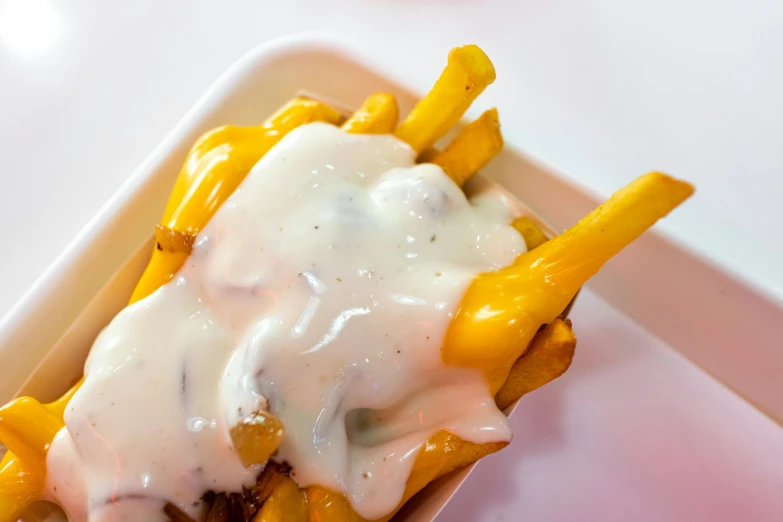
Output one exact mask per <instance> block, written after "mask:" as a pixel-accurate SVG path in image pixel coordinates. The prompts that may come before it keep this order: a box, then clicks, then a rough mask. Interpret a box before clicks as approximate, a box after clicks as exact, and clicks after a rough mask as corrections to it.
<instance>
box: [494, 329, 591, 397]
mask: <svg viewBox="0 0 783 522" xmlns="http://www.w3.org/2000/svg"><path fill="white" fill-rule="evenodd" d="M575 349H576V337H575V336H574V332H573V330H571V325H570V324H569V322H568V321H563V320H562V319H555V320H554V321H553V322H552V324H549V325H547V326H546V328H544V329H543V330H541V331H540V332H538V333H537V334H536V336H535V337H534V338H533V342H531V343H530V346H529V347H528V349H527V350H526V351H525V353H524V354H522V357H520V358H519V359H517V361H516V362H515V363H514V365H513V366H512V367H511V371H510V372H509V374H508V378H507V379H506V381H505V382H504V383H503V386H502V387H501V388H500V390H499V391H498V393H497V394H496V395H495V403H496V404H497V406H498V408H500V409H501V410H502V409H505V408H507V407H508V406H510V405H512V404H513V403H515V402H516V401H518V400H519V399H520V397H522V396H523V395H525V394H526V393H530V392H532V391H533V390H536V389H538V388H540V387H541V386H543V385H545V384H547V383H548V382H551V381H553V380H555V379H557V378H558V377H560V376H561V375H563V374H564V373H565V371H566V370H567V369H568V367H569V366H570V365H571V360H572V359H573V357H574V350H575Z"/></svg>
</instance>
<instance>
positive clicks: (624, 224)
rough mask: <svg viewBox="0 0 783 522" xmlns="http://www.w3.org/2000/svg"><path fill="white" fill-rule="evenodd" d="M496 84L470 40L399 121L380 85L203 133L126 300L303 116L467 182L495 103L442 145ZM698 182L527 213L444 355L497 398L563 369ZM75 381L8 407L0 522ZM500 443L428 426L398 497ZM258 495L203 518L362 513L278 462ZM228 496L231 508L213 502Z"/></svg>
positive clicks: (508, 398)
mask: <svg viewBox="0 0 783 522" xmlns="http://www.w3.org/2000/svg"><path fill="white" fill-rule="evenodd" d="M494 80H495V69H494V67H493V65H492V62H491V61H490V60H489V58H488V57H487V56H486V55H485V54H484V52H483V51H482V50H481V49H479V48H478V47H476V46H474V45H468V46H464V47H459V48H456V49H453V50H452V51H451V53H450V54H449V58H448V64H447V65H446V68H445V69H444V70H443V72H442V74H441V76H440V78H439V79H438V80H437V82H436V83H435V86H434V87H433V88H432V90H431V91H430V92H429V93H428V94H427V96H425V97H424V98H423V99H422V100H421V101H420V102H419V103H418V105H416V107H415V108H414V109H413V111H411V113H410V114H408V116H407V117H406V118H405V119H404V120H403V121H402V123H400V124H399V125H398V116H399V114H398V113H399V110H398V106H397V101H396V100H395V98H394V97H393V96H392V95H389V94H385V93H378V94H373V95H371V96H370V97H369V98H367V100H366V101H365V102H364V104H363V105H362V106H361V107H360V108H359V109H358V110H357V111H356V112H354V113H353V114H352V115H351V116H350V117H349V118H348V119H347V120H345V121H343V118H342V116H341V114H340V113H339V112H338V111H337V110H335V109H333V108H332V107H329V106H328V105H326V104H324V103H322V102H320V101H317V100H312V99H305V98H297V99H294V100H292V101H291V102H289V103H288V104H286V105H285V106H284V107H282V108H281V109H280V110H279V111H278V112H277V113H276V114H274V115H273V116H272V117H271V118H269V120H267V121H266V122H265V123H263V124H262V125H260V126H257V127H250V128H241V127H234V126H225V127H220V128H218V129H215V130H213V131H211V132H209V133H207V134H206V135H204V136H203V137H202V138H201V139H200V140H199V141H198V142H197V143H196V144H195V145H194V147H193V149H192V150H191V152H190V154H189V156H188V158H187V160H186V162H185V165H184V166H183V168H182V171H181V173H180V175H179V178H178V179H177V182H176V185H175V187H174V189H173V192H172V195H171V198H170V200H169V203H168V205H167V207H166V210H165V213H164V215H163V219H162V220H161V223H160V224H159V225H158V227H157V229H156V237H157V243H156V247H155V249H154V251H153V252H152V257H151V259H150V263H149V265H148V267H147V269H146V271H145V272H144V275H143V276H142V278H141V280H140V281H139V283H138V285H137V287H136V289H135V291H134V293H133V296H132V298H131V303H132V302H135V301H138V300H140V299H143V298H144V297H146V296H148V295H149V294H151V293H152V292H153V291H155V290H156V289H157V288H159V287H160V286H161V285H163V284H165V283H167V282H168V281H169V280H171V279H172V278H173V276H174V274H175V273H176V272H177V271H178V270H179V269H180V268H181V267H182V265H183V264H184V262H185V259H186V258H187V256H188V254H189V252H190V249H191V247H192V245H193V240H194V238H195V236H196V234H198V233H199V231H200V230H201V229H202V228H203V227H204V226H205V225H206V224H207V222H208V221H209V220H210V218H211V217H212V216H213V215H214V213H215V212H216V210H217V209H218V208H219V207H220V205H221V204H222V203H223V202H224V201H225V200H226V199H227V198H228V197H229V196H230V195H231V193H232V192H233V191H234V190H235V189H236V187H237V186H238V185H239V184H240V183H241V181H242V180H243V179H244V177H245V176H246V175H247V174H248V173H249V172H250V170H251V168H252V167H253V166H254V165H255V164H256V162H258V160H259V159H260V158H261V157H262V156H264V154H266V153H267V152H268V151H269V150H270V149H271V148H272V147H274V146H275V144H276V143H278V142H279V141H280V139H282V138H283V137H284V136H285V135H286V134H287V133H288V132H290V131H291V130H293V129H295V128H297V127H299V126H300V125H304V124H307V123H310V122H316V121H319V122H326V123H330V124H334V125H341V128H342V129H343V130H344V131H346V132H348V133H357V134H393V135H394V136H396V137H397V138H399V139H400V140H402V141H404V142H405V143H407V144H408V145H410V146H411V147H412V148H413V149H414V150H415V151H416V153H417V154H418V156H419V160H420V161H427V162H431V163H435V164H437V165H439V166H441V167H442V168H443V170H444V171H445V172H446V174H447V175H448V176H449V177H450V178H451V179H452V180H453V181H454V183H456V184H457V185H459V186H463V184H464V183H465V182H466V181H467V180H468V179H470V177H471V176H473V175H474V174H476V172H478V171H479V170H480V169H481V168H482V167H483V166H484V165H485V164H486V163H487V162H488V161H490V160H491V159H492V158H493V157H494V156H495V155H496V154H497V153H498V152H499V151H500V150H501V149H502V147H503V138H502V136H501V133H500V124H499V121H498V113H497V111H496V110H495V109H491V110H489V111H487V112H485V113H484V114H482V115H481V116H480V117H479V118H478V119H477V120H475V121H474V122H472V123H470V124H468V125H467V126H465V127H464V128H463V129H462V130H461V131H460V132H459V134H458V135H457V136H456V137H455V138H454V139H453V140H452V141H451V142H450V143H449V144H448V145H446V147H445V148H443V150H436V149H434V148H433V147H434V145H435V143H436V142H437V141H438V140H439V139H440V138H442V137H443V136H444V135H445V134H446V133H447V132H448V131H449V130H450V129H451V128H452V127H454V126H455V125H456V124H457V123H458V122H459V120H460V119H461V118H462V116H463V114H464V113H465V111H466V110H467V109H468V107H469V106H470V105H471V103H472V102H473V100H474V99H475V98H476V97H477V96H478V95H479V94H481V92H482V91H483V90H484V89H485V88H486V87H487V86H488V85H489V84H491V83H492V82H493V81H494ZM692 192H693V187H692V186H691V185H689V184H687V183H684V182H682V181H678V180H675V179H673V178H671V177H669V176H667V175H665V174H660V173H650V174H647V175H645V176H642V177H640V178H638V179H637V180H636V181H634V182H632V183H631V184H629V185H628V186H626V187H625V188H623V189H622V190H620V191H618V192H617V193H615V194H614V195H613V196H612V197H611V198H609V200H607V201H606V202H605V203H604V204H603V205H601V206H600V207H598V208H597V209H596V210H594V211H593V212H591V213H590V214H588V215H587V216H586V217H585V218H584V219H583V220H581V221H580V222H579V223H577V224H576V225H574V226H573V227H572V228H570V229H569V230H568V231H566V232H565V233H563V234H562V235H559V236H557V237H553V238H548V237H547V236H546V235H545V234H544V233H543V232H542V230H541V229H540V228H539V226H538V225H537V224H536V222H535V221H534V220H532V219H530V218H528V217H521V218H518V219H516V220H515V221H514V222H513V223H512V225H513V226H514V228H516V229H517V230H518V231H519V233H520V234H521V235H522V236H523V237H524V239H525V242H526V244H527V248H528V251H527V253H525V254H522V255H520V256H519V257H518V258H517V259H516V260H515V262H514V263H513V264H512V265H511V266H509V267H506V268H503V269H501V270H498V271H495V272H490V273H484V274H481V275H479V276H478V277H476V278H475V280H474V281H473V282H472V283H471V284H470V285H469V287H468V289H467V291H466V292H465V295H464V296H463V299H462V301H461V304H460V306H459V308H458V309H457V310H456V313H455V315H454V318H453V320H452V322H451V324H450V326H449V328H448V331H447V334H446V337H445V339H444V342H443V346H442V356H443V360H444V361H445V362H446V363H447V364H451V365H458V366H465V367H471V368H477V369H480V370H481V371H482V372H483V373H484V375H485V376H486V379H487V384H488V386H489V387H490V389H491V391H492V393H494V394H495V398H496V402H497V405H498V407H499V408H506V407H508V406H509V405H511V404H513V403H514V402H515V401H517V400H518V399H519V398H520V397H522V396H523V395H524V394H526V393H528V392H531V391H533V390H535V389H536V388H539V387H540V386H543V385H544V384H546V383H548V382H550V381H551V380H553V379H555V378H557V377H558V376H560V375H562V374H563V373H564V372H565V371H566V370H567V369H568V367H569V365H570V363H571V359H572V357H573V355H574V348H575V346H576V339H575V337H574V333H573V332H572V330H571V325H570V322H568V321H564V320H563V319H561V318H560V315H561V313H562V312H563V310H564V309H565V308H566V307H567V305H568V304H569V302H570V301H571V300H572V299H573V297H574V295H575V294H576V293H577V291H578V290H579V288H580V287H581V286H582V285H583V284H584V283H585V282H586V281H587V280H588V279H589V278H590V277H591V276H592V275H594V274H595V273H596V272H597V271H598V270H599V269H600V268H601V266H602V265H603V264H604V263H605V262H606V261H607V260H608V259H610V258H611V257H612V256H614V255H615V254H617V253H618V252H619V251H620V250H621V249H622V248H624V247H625V246H626V245H628V244H629V243H630V242H631V241H633V240H634V239H636V238H637V237H638V236H639V235H640V234H641V233H642V232H644V231H645V230H646V229H648V228H649V227H650V226H652V225H653V224H654V223H655V222H656V221H657V220H658V219H660V218H662V217H663V216H665V215H666V214H668V213H669V212H670V211H671V210H672V209H674V208H675V207H676V206H678V205H679V204H680V203H681V202H682V201H684V200H685V199H686V198H687V197H689V196H690V195H691V193H692ZM78 386H79V384H77V385H76V386H75V387H74V388H73V389H72V390H70V391H69V392H68V393H67V394H66V395H64V396H63V397H62V398H61V399H59V400H58V401H56V402H54V403H52V404H40V403H39V402H38V401H36V400H35V399H32V398H29V397H23V398H20V399H17V400H15V401H13V402H11V403H9V404H8V405H6V406H5V407H3V408H0V440H2V441H3V443H4V444H5V445H6V446H7V448H8V449H9V451H8V452H7V453H6V455H5V456H4V458H3V460H2V463H1V464H0V522H13V521H15V520H17V519H18V518H19V516H20V515H21V514H22V513H23V512H24V510H25V509H26V508H27V506H28V505H29V504H30V503H31V502H33V501H35V500H36V499H38V498H39V497H40V494H41V491H42V488H43V485H44V481H45V475H46V451H47V449H48V447H49V444H50V443H51V441H52V439H53V437H54V435H55V434H56V433H57V431H58V430H60V429H61V428H62V427H63V426H64V423H63V411H64V408H65V405H66V404H67V402H68V400H69V399H70V397H71V396H72V395H73V393H74V392H75V391H76V389H77V388H78ZM259 415H261V414H259ZM283 429H284V426H282V425H281V424H280V422H279V421H278V420H277V419H275V418H274V417H273V416H271V415H261V417H259V418H255V419H249V420H248V422H246V423H243V424H241V425H239V426H237V427H235V428H234V429H232V430H231V436H232V439H233V440H234V445H235V447H236V449H237V452H238V454H239V456H240V458H241V460H242V462H243V463H244V464H245V465H246V466H249V465H251V464H259V463H264V462H266V461H267V460H268V459H269V458H270V457H271V456H272V455H273V454H274V453H275V451H276V449H277V446H278V444H280V442H281V439H282V437H281V434H282V430H283ZM504 446H505V443H491V444H472V443H470V442H467V441H463V440H461V439H460V438H458V437H456V436H454V435H452V434H450V433H448V432H446V431H439V432H437V433H435V434H433V435H432V437H431V438H430V439H429V441H428V442H427V444H425V445H424V447H423V448H422V450H421V451H420V453H419V455H418V457H417V459H416V461H415V464H414V466H413V469H412V471H411V474H410V477H409V479H408V482H407V487H406V489H405V494H404V497H403V499H402V502H401V503H400V506H402V505H403V504H404V503H405V502H406V501H407V500H408V499H409V498H410V497H412V496H413V495H414V494H416V493H417V492H418V491H420V490H421V489H422V488H423V487H425V486H426V485H427V484H429V483H430V482H432V481H433V480H435V479H436V478H438V477H440V476H442V475H444V474H446V473H448V472H450V471H453V470H455V469H457V468H460V467H462V466H465V465H467V464H470V463H472V462H474V461H476V460H478V459H480V458H481V457H483V456H485V455H488V454H490V453H493V452H495V451H498V450H500V449H502V448H503V447H504ZM262 485H263V487H262ZM254 491H255V493H254V495H255V497H254V498H253V502H254V506H255V508H254V510H250V511H247V510H246V512H245V513H244V514H243V515H241V517H242V518H236V516H235V515H231V514H230V512H229V510H228V508H226V507H225V506H228V504H227V503H226V502H227V501H226V500H225V499H226V498H229V497H215V496H214V495H213V496H212V500H211V501H209V502H207V504H208V507H207V509H206V510H205V515H204V520H208V521H217V520H224V521H228V520H234V519H237V520H239V519H244V520H251V519H252V520H253V521H255V522H279V521H287V522H309V521H312V522H327V521H360V520H364V519H362V518H361V517H359V516H358V515H357V514H356V513H355V512H354V511H353V510H352V509H351V506H350V504H349V502H348V501H347V500H346V499H345V497H343V496H342V495H341V494H340V493H338V492H334V491H329V490H326V489H324V488H321V487H308V488H305V489H301V488H299V487H298V485H297V484H296V482H295V481H294V480H293V479H292V478H290V477H289V476H288V474H287V471H286V469H285V468H284V467H281V466H276V465H274V466H273V465H270V466H267V469H266V470H265V471H264V473H263V474H262V476H261V477H260V478H259V486H258V487H257V488H256V490H254ZM220 498H223V500H220ZM221 502H223V504H224V505H222V504H221V505H222V506H223V507H220V506H218V504H220V503H221ZM259 506H260V507H259ZM398 509H399V507H398ZM166 513H167V514H168V516H169V517H170V518H171V519H172V520H191V519H190V517H188V516H187V515H185V514H184V513H182V512H180V511H179V510H178V509H177V508H176V507H175V506H173V505H171V504H169V505H168V506H167V509H166ZM393 515H394V513H390V514H389V515H388V516H387V517H385V518H383V519H382V520H384V521H386V520H389V519H390V518H392V516H393ZM231 517H234V518H231Z"/></svg>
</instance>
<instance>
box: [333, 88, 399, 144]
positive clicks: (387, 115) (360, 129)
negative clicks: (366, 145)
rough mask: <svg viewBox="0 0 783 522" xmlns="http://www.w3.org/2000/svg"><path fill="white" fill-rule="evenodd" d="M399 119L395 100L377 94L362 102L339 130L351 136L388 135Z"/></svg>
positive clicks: (384, 94)
mask: <svg viewBox="0 0 783 522" xmlns="http://www.w3.org/2000/svg"><path fill="white" fill-rule="evenodd" d="M399 117H400V109H399V107H398V106H397V99H396V98H395V97H394V96H392V95H391V94H387V93H385V92H379V93H375V94H372V95H370V97H368V98H367V99H366V100H364V103H363V104H362V106H361V107H359V109H358V110H357V111H356V112H354V113H353V114H352V115H351V117H350V118H348V120H347V121H346V122H345V123H343V125H342V127H341V128H342V129H343V130H344V131H345V132H348V133H351V134H390V133H391V132H392V131H393V130H394V127H395V126H396V125H397V119H398V118H399Z"/></svg>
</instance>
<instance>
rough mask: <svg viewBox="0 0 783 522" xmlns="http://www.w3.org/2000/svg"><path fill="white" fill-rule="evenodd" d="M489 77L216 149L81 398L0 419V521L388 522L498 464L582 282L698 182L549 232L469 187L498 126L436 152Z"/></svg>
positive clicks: (669, 187) (201, 153)
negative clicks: (475, 468) (49, 514)
mask: <svg viewBox="0 0 783 522" xmlns="http://www.w3.org/2000/svg"><path fill="white" fill-rule="evenodd" d="M494 79H495V70H494V67H493V65H492V63H491V62H490V61H489V59H488V58H487V56H486V55H485V54H484V53H483V52H482V51H481V50H480V49H479V48H478V47H476V46H470V45H469V46H465V47H460V48H457V49H454V50H452V51H451V53H450V55H449V59H448V65H447V66H446V68H445V70H444V71H443V73H442V74H441V77H440V78H439V80H438V81H437V83H436V84H435V86H434V88H433V89H432V91H430V93H429V94H428V95H427V96H426V97H425V98H424V99H422V100H421V101H420V102H419V103H418V105H417V106H416V107H415V108H414V109H413V111H412V112H411V113H410V114H409V115H408V116H407V117H406V118H405V119H404V120H403V121H402V123H400V124H399V125H398V124H397V120H398V108H397V103H396V100H395V99H394V97H393V96H391V95H388V94H383V93H381V94H374V95H372V96H370V97H369V98H368V99H367V100H366V102H365V103H364V105H363V106H362V107H361V108H359V110H357V111H356V112H355V113H353V114H352V115H351V116H350V117H348V118H347V120H345V121H343V120H344V118H343V116H342V115H341V114H340V113H339V112H338V111H336V110H335V109H333V108H332V107H330V106H328V105H326V104H324V103H322V102H320V101H317V100H313V99H306V98H296V99H294V100H292V101H291V102H289V103H287V104H286V105H285V106H283V107H282V108H281V109H280V110H279V111H278V112H277V113H275V114H274V115H272V116H271V117H270V119H269V120H267V121H266V122H265V123H263V124H262V125H260V126H258V127H250V128H242V127H234V126H226V127H221V128H218V129H215V130H213V131H211V132H208V133H207V134H205V135H204V136H203V137H202V138H201V139H200V140H199V141H198V142H197V143H196V144H195V145H194V146H193V149H192V150H191V152H190V154H189V156H188V157H187V159H186V161H185V164H184V166H183V167H182V171H181V173H180V175H179V178H178V179H177V181H176V184H175V186H174V189H173V192H172V195H171V198H170V200H169V203H168V205H167V207H166V210H165V213H164V215H163V219H162V220H161V222H160V224H159V225H158V226H157V227H156V231H155V233H156V238H157V241H156V245H155V249H154V251H153V252H152V257H151V259H150V262H149V265H148V267H147V269H146V271H145V272H144V275H143V276H142V278H141V280H140V281H139V283H138V285H137V287H136V289H135V291H134V293H133V296H132V298H131V302H130V304H129V306H128V307H127V308H126V309H124V310H123V311H122V312H120V313H119V314H118V315H117V316H116V317H115V319H114V320H113V321H112V322H111V323H110V324H109V325H108V326H107V327H106V328H105V329H104V331H103V332H102V333H101V334H100V335H99V337H98V338H97V339H96V340H95V343H94V345H93V347H92V350H91V352H90V355H89V357H88V360H87V362H86V364H85V372H84V378H83V380H82V381H80V382H79V383H78V384H77V385H76V386H75V387H74V388H73V389H72V390H71V391H69V392H68V393H67V394H66V395H65V396H63V397H62V398H61V399H59V400H58V401H56V402H54V403H52V404H40V403H39V402H37V401H36V400H34V399H32V398H27V397H24V398H20V399H17V400H16V401H14V402H12V403H10V404H8V405H6V406H5V407H3V408H2V409H0V439H1V440H2V441H3V442H4V444H5V445H6V446H7V447H8V448H9V451H8V452H7V453H6V455H5V456H4V458H3V461H2V466H1V467H0V521H4V522H10V521H13V520H16V519H17V518H18V517H19V516H20V514H21V513H22V512H23V511H24V510H25V509H26V506H28V505H29V504H30V503H31V502H32V501H34V500H36V499H39V498H45V499H50V500H53V501H55V502H56V503H58V504H60V505H61V506H62V507H63V508H64V510H65V511H66V513H67V514H68V516H69V518H70V519H71V520H73V521H85V520H90V521H99V520H112V521H116V520H144V521H155V520H175V521H190V520H208V521H249V520H254V521H256V522H272V521H282V520H286V521H313V522H315V521H318V522H326V521H344V520H357V521H358V520H388V519H390V518H391V517H392V516H393V515H394V513H395V512H396V511H397V510H398V509H399V508H400V506H402V505H403V504H404V503H405V502H406V501H407V500H408V499H409V498H410V497H411V496H413V495H414V494H415V493H416V492H418V491H419V490H421V489H422V488H423V487H424V486H426V485H427V484H428V483H430V482H431V481H433V480H434V479H436V478H438V477H440V476H442V475H444V474H445V473H448V472H450V471H452V470H454V469H457V468H459V467H462V466H465V465H467V464H470V463H472V462H474V461H476V460H477V459H480V458H481V457H483V456H485V455H487V454H490V453H493V452H495V451H498V450H500V449H502V448H503V447H504V446H506V445H507V444H508V443H509V441H510V440H511V436H512V433H511V430H510V427H509V423H508V420H507V418H506V417H505V416H504V414H503V413H502V411H501V409H503V408H505V407H507V406H509V405H511V404H512V403H514V402H515V401H516V400H518V399H519V398H520V397H521V396H522V395H524V394H525V393H527V392H529V391H532V390H534V389H536V388H538V387H540V386H542V385H544V384H546V383H547V382H549V381H551V380H553V379H555V378H557V377H558V376H559V375H561V374H562V373H563V372H565V371H566V369H567V368H568V366H569V364H570V362H571V358H572V355H573V353H574V347H575V343H576V341H575V338H574V334H573V332H572V331H571V326H570V323H569V322H567V321H564V320H563V319H562V318H561V315H562V312H563V311H564V309H566V307H567V306H568V304H569V302H570V301H571V300H572V299H573V297H574V295H575V294H576V293H577V291H578V290H579V288H580V287H581V286H582V285H583V284H584V283H585V281H587V280H588V279H589V278H590V277H591V276H592V275H593V274H595V273H596V272H597V271H598V270H599V269H600V267H601V266H602V265H603V264H604V263H605V262H606V261H607V260H608V259H609V258H611V257H612V256H614V255H615V254H616V253H618V252H619V251H620V250H621V249H622V248H623V247H625V246H626V245H627V244H628V243H630V242H631V241H633V240H634V239H635V238H636V237H638V236H639V235H640V234H641V233H642V232H644V231H645V230H646V229H647V228H649V227H650V226H652V225H653V224H654V223H655V221H657V220H658V219H659V218H661V217H663V216H665V215H666V214H667V213H668V212H669V211H671V210H672V209H673V208H675V207H676V206H677V205H679V204H680V203H681V202H682V201H683V200H685V199H686V198H687V197H688V196H689V195H690V194H691V193H692V190H693V189H692V187H691V186H690V185H688V184H687V183H684V182H681V181H677V180H675V179H673V178H671V177H669V176H666V175H664V174H659V173H651V174H647V175H645V176H642V177H641V178H639V179H637V180H636V181H634V182H633V183H631V184H630V185H628V186H627V187H625V188H624V189H622V190H620V191H619V192H617V193H616V194H614V195H613V196H612V197H611V198H610V199H609V200H608V201H607V202H606V203H604V204H603V205H601V206H600V207H599V208H598V209H596V210H595V211H593V212H592V213H590V214H589V215H588V216H587V217H585V218H584V219H583V220H582V221H580V222H579V223H577V224H576V225H574V226H573V227H572V228H571V229H569V230H568V231H566V232H564V233H563V234H562V235H559V236H556V237H552V238H547V236H546V235H545V234H544V233H543V232H542V230H541V229H540V227H539V226H538V224H537V222H536V221H535V219H532V218H531V217H529V216H517V215H515V212H514V210H513V208H514V207H513V206H512V205H510V204H509V201H508V199H507V198H506V197H505V196H503V195H501V194H499V193H498V192H496V191H495V192H493V191H492V190H488V191H482V192H481V193H480V194H474V193H469V194H468V195H466V192H464V191H463V186H464V185H465V183H466V182H467V181H468V180H469V179H470V178H471V176H473V175H474V174H475V173H476V172H477V171H478V170H479V169H481V168H482V167H483V166H484V165H485V164H486V163H487V162H488V161H489V160H491V159H492V157H493V156H495V155H496V154H497V153H498V152H499V151H500V150H501V148H502V146H503V140H502V137H501V134H500V126H499V123H498V114H497V111H495V110H494V109H493V110H490V111H487V112H485V113H484V114H483V115H482V116H481V117H479V118H478V119H477V120H476V121H474V122H473V123H470V124H468V125H467V126H466V127H464V128H463V129H462V130H461V131H460V132H459V134H457V136H456V137H455V138H454V139H453V140H452V141H451V142H450V143H449V144H448V145H446V146H445V148H443V149H442V150H437V149H435V148H434V147H435V144H436V142H437V141H438V140H439V139H440V138H442V137H443V136H444V135H445V134H446V133H447V132H448V131H449V130H450V129H451V128H452V127H453V126H454V125H456V124H457V122H458V121H459V119H460V118H461V117H462V115H463V113H464V112H465V111H466V109H467V108H468V107H469V106H470V104H471V102H472V101H473V100H474V99H475V98H476V97H477V96H478V95H479V94H480V93H481V92H482V91H483V90H484V88H485V87H486V86H487V85H489V84H490V83H492V82H493V81H494ZM417 158H418V161H417ZM423 160H426V161H423Z"/></svg>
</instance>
